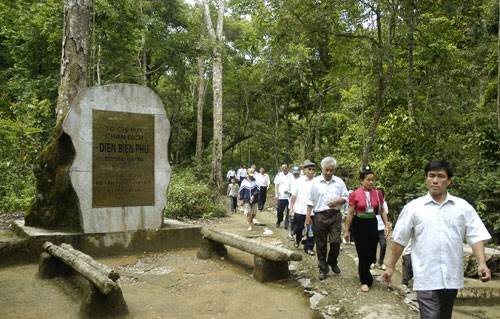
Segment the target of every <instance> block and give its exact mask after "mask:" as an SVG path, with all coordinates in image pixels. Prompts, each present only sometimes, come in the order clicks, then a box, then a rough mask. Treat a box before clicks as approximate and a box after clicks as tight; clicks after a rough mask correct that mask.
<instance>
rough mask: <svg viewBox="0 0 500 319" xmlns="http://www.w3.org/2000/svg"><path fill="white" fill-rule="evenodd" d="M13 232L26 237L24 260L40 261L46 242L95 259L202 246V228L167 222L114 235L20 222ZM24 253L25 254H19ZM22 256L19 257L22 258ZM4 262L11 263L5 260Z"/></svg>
mask: <svg viewBox="0 0 500 319" xmlns="http://www.w3.org/2000/svg"><path fill="white" fill-rule="evenodd" d="M12 229H13V231H14V233H15V234H16V235H18V236H19V237H21V238H23V239H24V240H25V241H26V244H25V245H23V247H26V249H25V250H24V251H23V252H22V254H23V255H24V256H23V258H22V259H23V261H26V262H36V261H37V260H38V258H39V256H40V254H41V253H42V252H44V249H43V247H42V245H43V243H44V242H46V241H50V242H52V243H54V244H56V245H60V244H62V243H66V244H70V245H72V246H73V247H74V248H75V249H78V250H80V251H82V252H84V253H86V254H88V255H90V256H92V257H100V256H116V255H120V254H138V253H144V252H154V251H164V250H175V249H181V248H198V247H199V246H200V245H201V234H200V232H201V226H196V225H191V224H186V223H182V222H179V221H177V220H171V219H165V220H164V221H163V226H162V227H160V228H155V229H147V230H134V231H124V232H112V233H71V232H60V231H53V230H48V229H42V228H36V227H30V226H25V225H24V220H17V221H16V222H15V223H14V224H13V225H12ZM19 253H21V252H19ZM18 257H19V256H18ZM3 262H6V263H7V262H8V261H7V260H3Z"/></svg>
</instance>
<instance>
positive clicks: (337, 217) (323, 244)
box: [306, 157, 348, 280]
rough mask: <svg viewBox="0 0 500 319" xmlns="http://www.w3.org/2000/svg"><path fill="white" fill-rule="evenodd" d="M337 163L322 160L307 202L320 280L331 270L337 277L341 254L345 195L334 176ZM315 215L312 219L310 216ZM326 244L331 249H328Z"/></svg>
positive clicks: (342, 182)
mask: <svg viewBox="0 0 500 319" xmlns="http://www.w3.org/2000/svg"><path fill="white" fill-rule="evenodd" d="M336 167H337V161H336V160H335V159H334V158H333V157H325V158H324V159H323V160H322V161H321V175H319V176H317V177H315V178H314V180H313V183H312V185H311V191H310V192H309V199H308V201H307V216H306V225H311V224H312V225H314V237H315V239H316V256H317V257H318V267H319V280H325V279H326V278H327V274H328V271H329V267H328V266H330V267H332V271H333V272H334V273H335V274H340V268H339V266H338V257H339V254H340V243H341V242H342V239H341V231H342V214H341V213H340V208H341V207H342V205H343V204H344V203H345V202H346V201H347V198H348V192H347V187H346V186H345V183H344V181H343V180H342V179H341V178H339V177H337V176H334V175H333V174H334V173H335V168H336ZM312 212H314V219H313V217H312V216H311V215H312ZM328 244H330V249H329V250H328Z"/></svg>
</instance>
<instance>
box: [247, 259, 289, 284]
mask: <svg viewBox="0 0 500 319" xmlns="http://www.w3.org/2000/svg"><path fill="white" fill-rule="evenodd" d="M253 260H254V266H253V277H254V278H255V280H257V281H259V282H267V281H276V280H281V279H286V278H288V276H289V275H290V271H289V270H288V261H272V260H268V259H265V258H262V257H260V256H257V255H254V258H253Z"/></svg>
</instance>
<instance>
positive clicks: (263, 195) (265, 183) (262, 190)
mask: <svg viewBox="0 0 500 319" xmlns="http://www.w3.org/2000/svg"><path fill="white" fill-rule="evenodd" d="M259 172H260V174H259V176H258V178H257V183H258V184H259V204H258V209H259V211H262V210H263V209H264V205H266V200H267V190H268V188H269V185H270V184H271V179H270V178H269V175H268V174H267V173H266V169H265V168H264V167H261V168H260V170H259Z"/></svg>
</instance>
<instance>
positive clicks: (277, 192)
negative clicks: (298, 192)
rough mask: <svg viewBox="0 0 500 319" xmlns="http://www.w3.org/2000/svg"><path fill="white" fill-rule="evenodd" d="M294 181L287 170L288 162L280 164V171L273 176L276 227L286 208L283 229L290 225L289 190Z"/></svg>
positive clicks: (281, 219)
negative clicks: (276, 202)
mask: <svg viewBox="0 0 500 319" xmlns="http://www.w3.org/2000/svg"><path fill="white" fill-rule="evenodd" d="M293 181H294V178H293V175H292V174H291V173H290V172H289V171H288V164H287V163H283V164H281V172H279V173H278V174H276V177H275V178H274V186H275V187H274V196H275V197H276V199H277V200H278V205H277V208H276V216H277V221H276V227H280V224H281V222H282V221H283V212H284V211H285V210H286V217H285V229H288V228H289V227H290V217H289V216H290V209H289V204H290V196H291V193H290V191H291V190H292V183H293Z"/></svg>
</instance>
